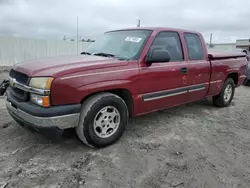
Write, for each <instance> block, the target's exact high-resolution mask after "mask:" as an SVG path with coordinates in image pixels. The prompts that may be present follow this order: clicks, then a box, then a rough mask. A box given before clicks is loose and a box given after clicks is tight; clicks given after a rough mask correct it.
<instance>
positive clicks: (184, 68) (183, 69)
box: [180, 67, 188, 73]
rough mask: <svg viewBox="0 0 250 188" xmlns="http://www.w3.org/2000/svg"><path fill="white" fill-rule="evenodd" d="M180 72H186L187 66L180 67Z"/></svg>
mask: <svg viewBox="0 0 250 188" xmlns="http://www.w3.org/2000/svg"><path fill="white" fill-rule="evenodd" d="M180 71H181V73H187V72H188V68H187V67H183V68H181V69H180Z"/></svg>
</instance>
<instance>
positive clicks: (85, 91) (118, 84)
mask: <svg viewBox="0 0 250 188" xmlns="http://www.w3.org/2000/svg"><path fill="white" fill-rule="evenodd" d="M114 89H127V90H128V91H130V92H131V94H133V93H134V92H133V91H135V90H136V88H135V87H134V85H133V84H132V82H131V81H129V80H112V81H103V82H98V83H91V84H87V85H83V86H81V87H79V88H78V89H77V92H78V95H80V96H81V99H80V101H81V100H82V99H83V98H85V97H86V96H88V95H90V94H93V93H97V92H102V91H107V90H114Z"/></svg>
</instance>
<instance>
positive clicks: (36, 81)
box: [29, 77, 54, 89]
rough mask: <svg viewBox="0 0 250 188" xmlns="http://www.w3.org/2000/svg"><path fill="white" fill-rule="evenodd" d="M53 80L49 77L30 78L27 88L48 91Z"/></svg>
mask: <svg viewBox="0 0 250 188" xmlns="http://www.w3.org/2000/svg"><path fill="white" fill-rule="evenodd" d="M53 80H54V78H51V77H35V78H31V80H30V83H29V86H30V87H34V88H38V89H50V87H51V84H52V82H53Z"/></svg>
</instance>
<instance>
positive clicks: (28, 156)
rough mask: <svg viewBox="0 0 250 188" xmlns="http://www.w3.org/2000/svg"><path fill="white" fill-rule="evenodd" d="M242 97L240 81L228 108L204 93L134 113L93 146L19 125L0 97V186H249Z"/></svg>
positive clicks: (247, 105) (249, 126)
mask: <svg viewBox="0 0 250 188" xmlns="http://www.w3.org/2000/svg"><path fill="white" fill-rule="evenodd" d="M249 98H250V87H243V86H242V87H240V88H238V89H237V91H236V97H235V99H234V101H233V103H232V105H231V106H230V107H227V108H216V107H213V106H212V103H211V101H209V100H204V101H201V102H197V103H192V104H188V105H183V106H180V107H176V108H171V109H168V110H164V111H160V112H156V113H153V114H149V115H145V116H141V117H137V118H133V119H131V120H130V122H129V126H128V127H127V130H126V132H125V134H124V135H123V137H122V138H121V139H120V140H119V141H118V142H117V143H116V144H114V145H112V146H110V147H107V148H105V149H100V150H95V149H90V148H89V147H86V146H85V145H83V144H82V143H81V142H80V141H79V140H78V139H77V137H76V135H75V134H71V136H70V137H69V136H68V137H66V138H64V139H62V140H61V141H50V140H49V139H47V138H45V137H43V136H42V135H39V134H35V133H30V132H28V131H26V130H24V129H23V128H21V127H19V126H18V125H17V124H16V123H15V122H14V121H13V120H12V119H11V118H10V116H9V115H8V113H7V111H6V109H5V106H4V101H3V99H0V114H1V115H0V120H1V121H0V122H1V123H0V188H2V187H5V188H9V187H19V188H28V187H32V188H33V187H36V188H38V187H63V188H69V187H72V188H77V187H84V188H95V187H101V188H113V187H114V188H115V187H118V188H130V187H131V188H140V187H141V188H168V187H177V188H182V187H187V188H198V187H204V188H210V187H211V188H220V187H225V188H231V187H232V188H236V187H238V188H242V187H246V188H247V187H250V123H249V122H250V115H249V112H250V102H249ZM1 186H2V187H1Z"/></svg>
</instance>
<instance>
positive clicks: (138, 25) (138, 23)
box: [137, 19, 141, 27]
mask: <svg viewBox="0 0 250 188" xmlns="http://www.w3.org/2000/svg"><path fill="white" fill-rule="evenodd" d="M140 26H141V20H140V19H138V22H137V27H140Z"/></svg>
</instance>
